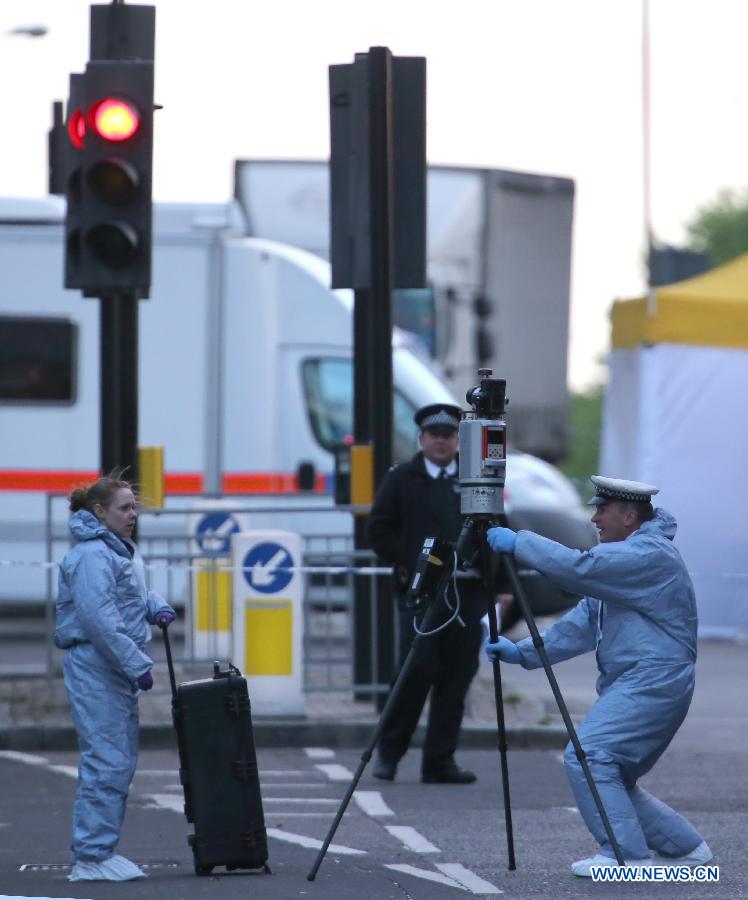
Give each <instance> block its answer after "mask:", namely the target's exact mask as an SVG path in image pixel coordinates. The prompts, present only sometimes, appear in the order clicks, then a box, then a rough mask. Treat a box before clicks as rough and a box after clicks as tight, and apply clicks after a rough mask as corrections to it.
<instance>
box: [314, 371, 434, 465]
mask: <svg viewBox="0 0 748 900" xmlns="http://www.w3.org/2000/svg"><path fill="white" fill-rule="evenodd" d="M302 373H303V381H304V396H305V399H306V406H307V414H308V416H309V422H310V424H311V426H312V431H313V432H314V436H315V437H316V438H317V440H318V441H319V443H320V445H321V446H322V447H324V448H325V450H329V451H330V452H332V451H333V450H334V449H335V447H336V446H337V445H340V444H342V443H348V442H349V441H351V440H352V439H353V363H352V362H351V360H350V359H342V358H340V357H323V358H320V359H307V360H305V361H304V363H303V366H302ZM415 409H416V408H415V405H414V404H413V403H411V402H410V401H409V400H408V399H407V398H406V397H405V396H404V395H403V394H402V393H401V392H400V391H399V390H398V389H397V388H395V401H394V410H393V414H394V436H393V438H394V439H393V444H394V447H393V455H394V461H395V462H403V461H404V460H406V459H410V457H411V456H412V455H413V454H414V453H415V451H416V450H417V449H418V442H417V437H418V431H417V428H416V425H415V423H414V422H413V413H414V412H415Z"/></svg>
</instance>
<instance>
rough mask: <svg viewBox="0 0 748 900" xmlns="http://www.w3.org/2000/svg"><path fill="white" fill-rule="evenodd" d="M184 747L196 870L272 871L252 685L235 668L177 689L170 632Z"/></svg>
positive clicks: (176, 713)
mask: <svg viewBox="0 0 748 900" xmlns="http://www.w3.org/2000/svg"><path fill="white" fill-rule="evenodd" d="M164 641H165V643H166V657H167V661H168V665H169V678H170V680H171V687H172V715H173V719H174V728H175V729H176V732H177V745H178V748H179V765H180V769H179V777H180V781H181V783H182V787H183V788H184V801H185V802H184V813H185V816H186V817H187V821H188V822H192V823H193V824H194V826H195V833H194V834H191V835H190V836H189V837H188V838H187V841H188V843H189V845H190V847H192V854H193V857H194V861H195V872H196V873H197V874H198V875H209V874H210V873H211V871H212V870H213V867H214V866H226V868H227V869H229V870H230V869H259V868H263V869H265V871H268V872H269V871H270V870H269V868H268V866H267V858H268V849H267V832H266V831H265V818H264V815H263V811H262V796H261V794H260V780H259V774H258V770H257V757H256V754H255V744H254V736H253V734H252V716H251V711H250V705H249V694H248V692H247V681H246V679H245V678H243V677H242V675H241V673H240V672H239V670H238V669H237V668H235V667H234V666H231V665H229V669H228V671H221V670H220V668H219V665H218V663H214V665H213V677H212V678H205V679H202V680H200V681H188V682H185V683H183V684H180V685H177V684H176V680H175V677H174V666H173V663H172V658H171V648H170V646H169V636H168V633H167V631H166V629H164Z"/></svg>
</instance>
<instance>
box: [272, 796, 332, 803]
mask: <svg viewBox="0 0 748 900" xmlns="http://www.w3.org/2000/svg"><path fill="white" fill-rule="evenodd" d="M262 802H263V803H340V800H335V799H334V798H330V797H263V798H262Z"/></svg>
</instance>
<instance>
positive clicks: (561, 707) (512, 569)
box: [504, 554, 624, 866]
mask: <svg viewBox="0 0 748 900" xmlns="http://www.w3.org/2000/svg"><path fill="white" fill-rule="evenodd" d="M504 563H505V565H506V569H507V572H509V578H510V580H511V582H512V589H513V590H514V598H515V600H516V601H517V602H518V603H519V605H520V608H521V609H522V615H523V616H524V618H525V622H527V627H528V628H529V629H530V634H531V635H532V643H533V646H534V647H535V649H536V650H537V651H538V655H539V656H540V660H541V662H542V664H543V668H544V669H545V674H546V677H547V678H548V683H549V684H550V686H551V691H553V696H554V698H555V700H556V705H557V706H558V711H559V712H560V713H561V718H562V719H563V720H564V725H565V726H566V731H567V733H568V735H569V740H570V741H571V743H572V746H573V747H574V752H575V754H576V757H577V759H578V760H579V765H580V766H581V767H582V772H583V773H584V777H585V780H586V782H587V786H588V787H589V789H590V793H591V794H592V799H593V800H594V801H595V806H596V807H597V811H598V813H599V814H600V819H601V821H602V823H603V828H604V829H605V833H606V834H607V836H608V840H609V841H610V846H611V847H612V848H613V852H614V853H615V855H616V860H617V861H618V865H619V866H622V865H623V864H624V860H623V854H622V853H621V848H620V846H619V844H618V841H617V840H616V836H615V834H614V833H613V828H612V826H611V824H610V819H608V814H607V813H606V812H605V807H604V806H603V801H602V800H601V799H600V794H599V793H598V790H597V786H596V785H595V781H594V779H593V777H592V773H591V772H590V767H589V764H588V762H587V757H586V755H585V752H584V749H583V748H582V745H581V744H580V743H579V738H578V737H577V732H576V729H575V728H574V723H573V722H572V721H571V717H570V716H569V710H568V709H567V707H566V703H565V702H564V698H563V697H562V696H561V690H560V688H559V686H558V682H557V681H556V676H555V674H554V672H553V668H552V666H551V663H550V660H549V659H548V653H547V652H546V649H545V645H544V643H543V638H542V637H541V636H540V632H539V631H538V626H537V625H536V624H535V619H534V618H533V615H532V611H531V610H530V604H529V603H528V602H527V597H526V595H525V591H524V588H523V587H522V583H521V582H520V580H519V575H518V574H517V566H516V564H515V562H514V558H513V557H512V556H509V555H507V554H505V555H504Z"/></svg>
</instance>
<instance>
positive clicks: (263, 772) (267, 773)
mask: <svg viewBox="0 0 748 900" xmlns="http://www.w3.org/2000/svg"><path fill="white" fill-rule="evenodd" d="M308 774H309V773H308V772H305V771H304V770H303V769H260V776H261V777H262V778H271V777H272V778H275V777H277V776H281V775H282V776H284V777H285V776H288V775H308Z"/></svg>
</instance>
